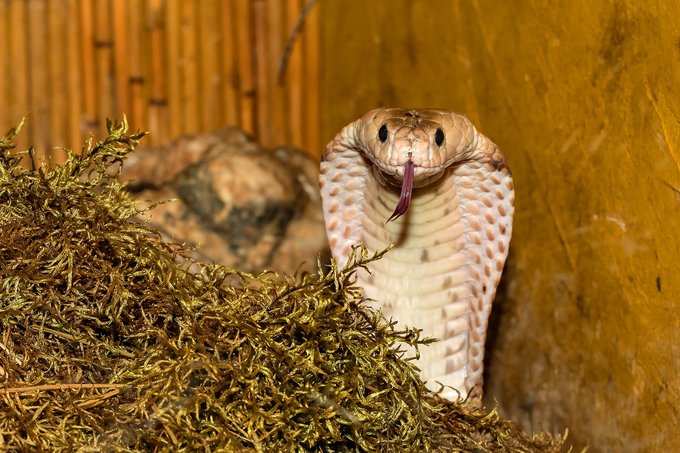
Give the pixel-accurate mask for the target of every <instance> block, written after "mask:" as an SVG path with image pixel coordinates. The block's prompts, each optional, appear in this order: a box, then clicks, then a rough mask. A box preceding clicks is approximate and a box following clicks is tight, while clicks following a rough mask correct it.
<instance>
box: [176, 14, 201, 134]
mask: <svg viewBox="0 0 680 453" xmlns="http://www.w3.org/2000/svg"><path fill="white" fill-rule="evenodd" d="M195 9H196V5H195V4H194V2H190V1H184V2H182V28H181V36H182V75H183V77H182V104H183V105H184V123H185V125H186V130H187V131H188V132H190V133H194V132H197V131H199V130H200V129H201V123H202V121H201V119H202V118H201V107H200V99H199V95H198V93H199V91H198V80H199V74H198V71H199V68H198V62H197V61H196V59H197V51H196V35H197V30H196V29H197V18H196V10H195Z"/></svg>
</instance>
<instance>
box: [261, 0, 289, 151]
mask: <svg viewBox="0 0 680 453" xmlns="http://www.w3.org/2000/svg"><path fill="white" fill-rule="evenodd" d="M284 6H285V3H284V2H283V1H281V0H268V1H267V24H268V27H267V33H268V35H267V36H261V37H260V38H261V39H263V40H265V41H266V43H267V45H268V46H267V47H268V58H267V62H266V65H265V66H264V68H263V71H264V72H265V76H266V78H267V82H268V84H269V87H270V88H269V95H270V97H269V99H268V100H266V102H269V104H270V109H271V120H270V123H269V127H270V129H271V135H270V137H271V142H270V145H282V144H284V143H286V142H287V140H286V129H287V126H288V124H287V122H286V104H285V103H286V98H285V96H286V91H285V89H284V87H283V86H282V85H281V84H279V83H278V82H277V80H276V74H277V70H278V66H279V60H280V59H281V54H282V52H283V47H284V46H283V42H284V41H285V39H286V38H285V27H284V25H283V24H284V10H283V7H284Z"/></svg>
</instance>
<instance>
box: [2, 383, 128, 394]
mask: <svg viewBox="0 0 680 453" xmlns="http://www.w3.org/2000/svg"><path fill="white" fill-rule="evenodd" d="M123 387H125V384H44V385H32V386H26V387H9V388H1V389H0V394H4V395H9V394H12V393H32V392H47V391H51V390H87V389H120V388H123Z"/></svg>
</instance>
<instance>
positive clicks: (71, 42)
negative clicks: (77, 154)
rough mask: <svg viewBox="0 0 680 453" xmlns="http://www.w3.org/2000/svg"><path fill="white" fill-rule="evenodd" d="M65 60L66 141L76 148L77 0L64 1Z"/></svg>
mask: <svg viewBox="0 0 680 453" xmlns="http://www.w3.org/2000/svg"><path fill="white" fill-rule="evenodd" d="M66 8H67V13H66V17H67V20H66V23H67V24H69V25H68V26H67V27H66V41H67V44H66V61H65V65H64V67H65V72H66V74H67V75H68V86H67V92H68V95H67V98H68V113H67V116H68V142H69V148H71V149H73V150H76V149H79V148H80V146H81V127H82V124H81V112H82V110H81V105H82V104H81V103H82V97H81V92H82V85H81V80H82V79H81V74H82V72H83V71H82V66H81V60H80V49H79V44H80V40H79V38H80V31H79V29H78V27H77V26H76V24H77V23H78V18H79V11H78V0H68V2H67V3H66Z"/></svg>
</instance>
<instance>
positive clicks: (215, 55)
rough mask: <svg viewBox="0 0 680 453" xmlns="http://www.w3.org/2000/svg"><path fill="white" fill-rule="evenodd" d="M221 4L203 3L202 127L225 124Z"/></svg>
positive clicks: (201, 33) (209, 1)
mask: <svg viewBox="0 0 680 453" xmlns="http://www.w3.org/2000/svg"><path fill="white" fill-rule="evenodd" d="M219 13H220V4H219V2H218V1H217V0H202V1H201V2H200V20H199V30H198V31H199V41H198V43H199V46H198V49H199V51H200V59H199V60H200V67H201V71H200V72H201V81H200V87H199V88H200V89H199V93H200V95H201V99H202V101H203V102H202V104H203V105H202V109H201V110H202V115H203V129H204V130H214V129H216V128H218V127H220V126H222V125H223V124H224V123H223V119H222V110H223V109H222V100H221V99H220V97H221V96H220V94H221V92H222V86H221V74H220V68H219V63H220V56H221V52H220V51H219V50H220V49H219V45H220V32H219V28H218V27H219V25H218V24H220V21H219V16H218V15H219Z"/></svg>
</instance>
